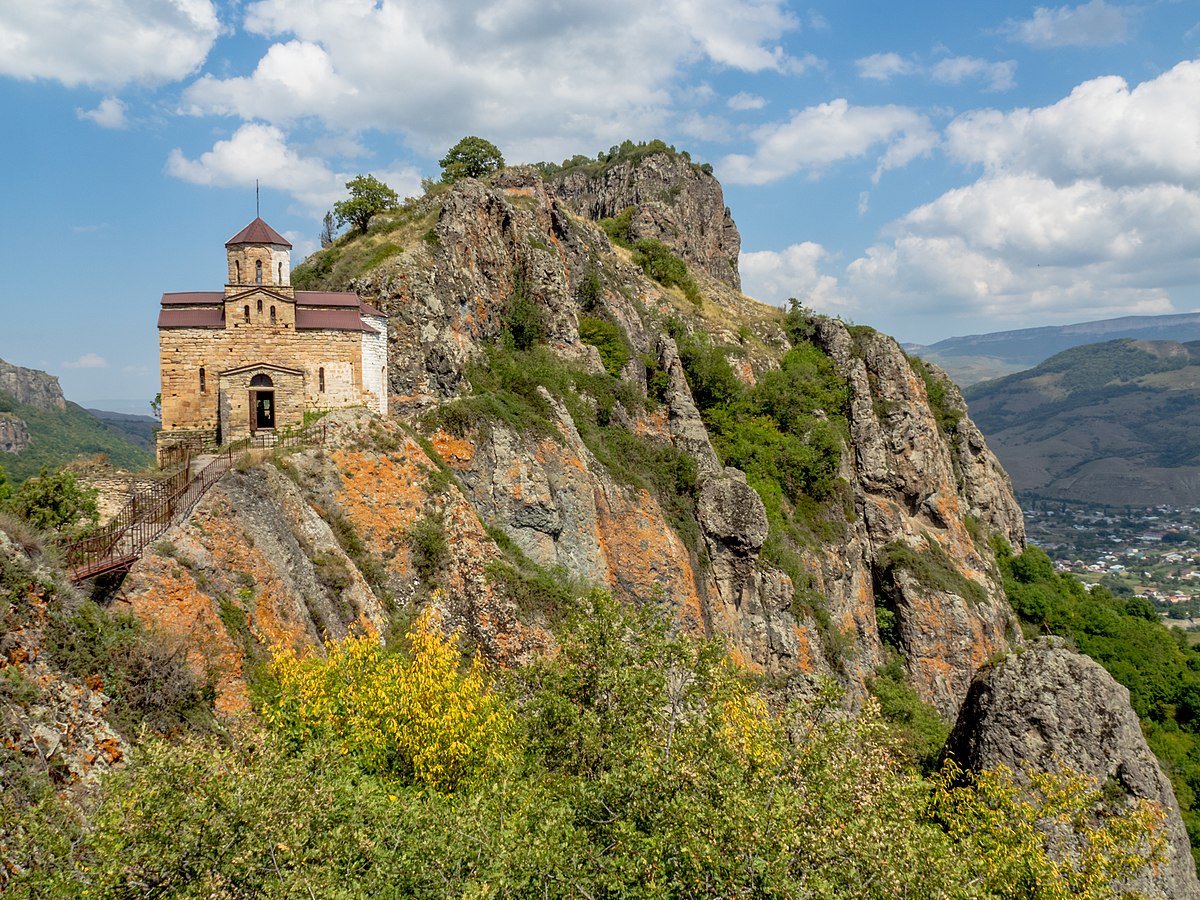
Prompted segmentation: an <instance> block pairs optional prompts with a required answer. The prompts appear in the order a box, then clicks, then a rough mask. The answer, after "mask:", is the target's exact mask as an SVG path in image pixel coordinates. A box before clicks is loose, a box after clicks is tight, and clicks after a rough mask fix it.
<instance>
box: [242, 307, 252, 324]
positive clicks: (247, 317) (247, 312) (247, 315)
mask: <svg viewBox="0 0 1200 900" xmlns="http://www.w3.org/2000/svg"><path fill="white" fill-rule="evenodd" d="M242 318H244V319H245V320H246V324H247V325H249V324H250V305H249V304H246V305H245V306H243V307H242Z"/></svg>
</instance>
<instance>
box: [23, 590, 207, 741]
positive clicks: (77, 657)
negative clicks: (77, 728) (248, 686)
mask: <svg viewBox="0 0 1200 900" xmlns="http://www.w3.org/2000/svg"><path fill="white" fill-rule="evenodd" d="M45 646H46V651H47V653H48V655H49V656H50V658H51V659H52V660H53V661H54V663H55V664H56V665H57V666H58V667H59V668H61V669H62V670H63V671H65V672H67V673H68V674H71V675H74V676H75V677H77V678H79V679H85V678H90V679H93V680H96V681H98V682H99V683H100V684H102V685H103V689H104V692H105V693H106V694H108V696H109V697H111V698H112V701H113V702H112V704H111V706H110V707H109V710H108V717H109V719H110V720H111V721H112V722H113V723H114V725H116V726H117V727H118V728H119V729H120V730H121V732H122V733H123V734H125V735H126V736H127V737H130V738H132V737H134V736H135V735H137V733H138V730H139V729H140V728H142V727H147V728H149V729H151V730H152V731H155V732H158V733H160V734H174V733H177V732H178V731H180V730H183V729H195V728H199V729H206V728H208V727H210V725H211V722H212V718H211V717H212V703H213V698H214V692H213V688H212V685H211V684H210V683H208V681H207V680H206V679H202V678H200V677H198V676H197V675H196V674H195V673H194V672H193V671H192V669H191V667H190V666H189V665H188V662H187V660H186V658H185V655H184V652H183V649H182V648H181V647H179V646H173V645H171V644H169V643H167V642H166V640H165V639H164V638H163V637H162V636H161V635H159V634H157V633H156V632H153V631H149V630H147V629H146V628H145V627H144V626H143V625H142V624H141V622H140V621H139V620H138V618H137V617H136V616H135V615H134V614H133V613H124V612H118V613H112V612H109V611H108V610H106V609H104V608H103V607H101V606H99V605H97V604H95V603H92V602H91V601H87V602H85V603H83V604H81V605H80V606H79V608H78V609H75V610H67V609H63V608H56V609H55V610H54V611H53V613H52V615H51V617H50V623H49V627H48V629H47V634H46V643H45Z"/></svg>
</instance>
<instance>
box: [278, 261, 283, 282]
mask: <svg viewBox="0 0 1200 900" xmlns="http://www.w3.org/2000/svg"><path fill="white" fill-rule="evenodd" d="M277 283H278V284H283V263H280V264H279V280H278V282H277Z"/></svg>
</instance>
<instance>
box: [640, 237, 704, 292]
mask: <svg viewBox="0 0 1200 900" xmlns="http://www.w3.org/2000/svg"><path fill="white" fill-rule="evenodd" d="M633 251H634V252H633V261H634V262H635V263H636V264H637V265H638V266H640V267H641V269H642V271H643V272H645V273H646V275H647V276H648V277H650V278H653V279H654V280H655V281H657V282H658V283H659V284H661V285H662V286H663V287H668V288H669V287H677V288H679V289H680V290H682V291H683V294H684V296H685V297H687V298H688V300H690V301H692V302H693V303H695V304H696V305H697V306H698V305H700V303H701V301H702V298H701V296H700V288H698V287H697V286H696V282H695V281H694V280H693V279H692V276H691V274H689V272H688V268H687V265H686V264H685V263H684V261H683V260H682V259H680V258H679V257H678V256H676V255H675V254H674V253H673V252H672V251H671V248H670V247H668V246H667V245H666V244H664V243H663V242H662V241H656V240H654V239H653V238H643V239H642V240H640V241H638V242H637V243H636V244H634V245H633Z"/></svg>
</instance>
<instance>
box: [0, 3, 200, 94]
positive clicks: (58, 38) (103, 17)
mask: <svg viewBox="0 0 1200 900" xmlns="http://www.w3.org/2000/svg"><path fill="white" fill-rule="evenodd" d="M220 27H221V26H220V23H219V22H218V20H217V13H216V9H215V8H214V6H213V4H212V2H211V0H37V2H11V3H5V4H3V5H0V75H9V76H12V77H15V78H20V79H35V78H46V79H51V80H54V81H59V82H61V83H62V84H64V85H66V86H67V87H75V86H77V85H81V84H89V85H103V86H111V87H119V86H121V85H125V84H129V83H131V82H138V83H142V84H149V85H154V84H162V83H165V82H170V81H178V80H179V79H182V78H185V77H187V76H188V75H189V74H191V73H192V72H194V71H195V70H196V69H197V68H198V67H199V66H200V64H201V63H203V62H204V60H205V58H206V57H207V56H208V52H209V50H210V49H211V48H212V45H213V42H214V41H215V40H216V38H217V35H218V33H219V32H220Z"/></svg>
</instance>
